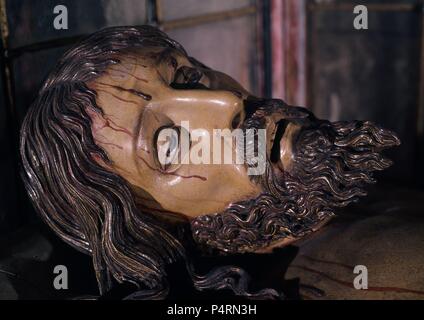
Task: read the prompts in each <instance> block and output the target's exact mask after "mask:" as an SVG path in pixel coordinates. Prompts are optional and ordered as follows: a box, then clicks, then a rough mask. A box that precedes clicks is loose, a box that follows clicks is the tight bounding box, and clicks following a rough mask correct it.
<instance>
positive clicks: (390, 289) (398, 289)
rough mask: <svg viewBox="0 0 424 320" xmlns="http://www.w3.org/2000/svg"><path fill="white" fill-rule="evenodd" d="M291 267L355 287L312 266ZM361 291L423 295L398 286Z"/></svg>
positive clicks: (369, 288)
mask: <svg viewBox="0 0 424 320" xmlns="http://www.w3.org/2000/svg"><path fill="white" fill-rule="evenodd" d="M291 267H293V268H298V269H303V270H305V271H308V272H311V273H315V274H318V275H320V276H322V277H324V278H326V279H328V280H330V281H333V282H336V283H338V284H340V285H342V286H345V287H348V288H351V289H355V287H354V286H353V283H352V282H349V281H344V280H340V279H337V278H334V277H332V276H330V275H328V274H326V273H324V272H322V271H318V270H315V269H312V268H309V267H304V266H300V265H291ZM352 270H353V269H352ZM363 291H376V292H397V293H413V294H418V295H424V291H419V290H410V289H405V288H398V287H368V289H367V290H363Z"/></svg>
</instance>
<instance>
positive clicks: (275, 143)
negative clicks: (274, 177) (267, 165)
mask: <svg viewBox="0 0 424 320" xmlns="http://www.w3.org/2000/svg"><path fill="white" fill-rule="evenodd" d="M288 126H289V121H287V120H280V121H278V122H277V123H275V128H274V132H273V133H272V136H273V137H272V139H271V144H272V146H271V151H270V157H269V158H270V161H271V163H273V164H277V163H278V162H279V161H280V160H281V143H280V142H281V140H282V139H283V137H284V133H285V132H286V130H287V127H288Z"/></svg>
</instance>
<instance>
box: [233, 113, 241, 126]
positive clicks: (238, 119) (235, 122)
mask: <svg viewBox="0 0 424 320" xmlns="http://www.w3.org/2000/svg"><path fill="white" fill-rule="evenodd" d="M240 122H241V112H239V113H237V114H236V115H235V116H234V118H233V121H231V127H232V128H233V129H236V128H238V127H239V125H240Z"/></svg>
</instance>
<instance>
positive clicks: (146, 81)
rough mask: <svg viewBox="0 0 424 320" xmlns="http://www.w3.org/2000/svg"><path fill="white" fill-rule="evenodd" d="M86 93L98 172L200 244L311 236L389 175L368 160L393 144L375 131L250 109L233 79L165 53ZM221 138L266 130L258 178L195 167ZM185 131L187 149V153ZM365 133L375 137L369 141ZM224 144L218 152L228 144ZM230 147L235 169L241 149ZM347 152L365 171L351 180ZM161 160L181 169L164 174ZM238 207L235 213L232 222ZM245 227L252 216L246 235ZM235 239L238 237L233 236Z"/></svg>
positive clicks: (114, 72) (248, 246)
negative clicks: (167, 134)
mask: <svg viewBox="0 0 424 320" xmlns="http://www.w3.org/2000/svg"><path fill="white" fill-rule="evenodd" d="M88 86H89V87H90V88H91V89H93V90H95V91H96V92H97V105H98V106H100V108H101V109H102V111H103V114H100V113H97V112H93V111H90V110H88V111H89V115H90V117H91V119H92V134H93V137H94V140H95V142H96V143H97V144H98V145H99V146H100V147H101V148H102V149H103V150H105V151H106V153H107V155H108V158H109V159H110V160H111V162H110V163H108V164H106V163H104V162H102V161H101V160H99V159H97V161H98V162H99V164H101V165H103V166H104V167H105V168H107V169H108V170H111V171H113V172H115V173H116V174H119V175H120V176H122V177H123V178H124V179H125V180H126V181H127V182H128V183H129V184H130V185H131V188H132V190H133V193H134V194H135V195H136V201H137V203H138V205H139V207H141V208H142V209H144V210H149V211H153V212H159V213H162V214H163V215H164V216H168V217H169V216H170V215H175V214H177V215H182V216H185V217H189V218H194V219H193V220H192V228H193V232H194V237H195V239H196V240H198V241H199V242H205V243H208V244H211V245H212V246H215V247H218V248H220V249H222V250H228V251H234V250H236V251H251V250H262V249H263V248H264V247H268V246H271V245H275V244H276V243H278V244H284V243H288V242H290V241H291V240H293V239H295V238H298V237H301V236H302V235H303V234H305V233H307V232H310V231H313V230H316V229H317V228H318V227H319V226H321V225H322V224H323V223H325V222H326V221H327V220H328V219H329V218H330V217H331V216H332V214H333V212H332V210H331V207H335V206H343V205H346V204H347V203H348V202H351V201H352V200H354V199H355V198H356V197H357V196H360V195H363V194H364V192H363V190H362V189H360V187H361V186H362V185H363V184H364V183H366V182H371V181H372V178H371V177H370V176H368V173H370V172H371V171H373V170H379V169H383V168H385V167H387V166H388V165H389V162H388V161H387V160H385V159H383V158H379V161H378V163H374V164H373V163H371V164H370V163H369V161H371V160H372V159H371V158H372V157H376V156H378V157H380V156H379V155H378V151H379V150H380V149H382V148H383V147H387V146H390V145H393V144H397V143H398V141H397V140H396V139H395V138H393V137H392V136H391V135H390V133H389V132H384V131H381V132H379V131H378V130H379V129H378V128H374V127H373V125H372V124H370V123H365V124H364V123H356V122H355V123H350V124H347V123H344V124H342V123H339V124H338V125H334V124H330V123H329V122H328V121H322V120H317V119H316V118H315V117H314V116H313V115H312V114H311V113H310V112H308V111H307V110H306V109H303V108H297V107H290V106H287V105H285V104H284V102H282V101H280V100H261V99H257V98H254V97H252V96H251V95H250V94H249V93H248V92H247V91H246V90H245V89H243V88H242V86H241V85H240V84H238V83H237V82H236V81H235V80H233V79H232V78H231V77H229V76H227V75H225V74H223V73H220V72H217V71H214V70H211V69H208V68H206V67H203V66H202V65H201V64H200V63H197V62H195V61H194V60H192V59H189V58H188V57H187V56H186V55H185V54H183V53H181V52H180V51H178V50H175V49H170V48H161V47H145V48H142V49H138V50H133V51H128V52H125V53H121V55H120V56H119V63H117V64H114V65H112V66H109V67H108V69H107V70H106V72H104V73H103V75H101V76H100V77H98V78H96V79H95V80H94V81H92V82H90V83H89V84H88ZM183 123H186V124H188V127H183V126H182V125H181V124H183ZM165 129H168V130H169V129H171V130H173V131H174V132H175V133H176V135H175V136H174V137H172V138H171V141H169V140H163V141H161V140H160V139H159V137H160V136H161V132H163V130H165ZM217 129H220V130H225V129H227V130H234V129H242V130H246V129H259V130H260V129H264V130H265V133H266V135H265V137H266V138H265V141H264V143H266V147H265V150H266V159H265V162H266V170H265V171H264V172H263V174H261V175H258V176H249V175H248V171H247V169H248V167H249V164H248V163H242V164H237V163H236V162H235V161H233V162H232V163H222V162H221V163H219V164H216V163H207V162H206V163H205V162H203V163H202V162H200V163H198V162H195V163H193V161H190V160H191V159H192V152H194V150H196V148H197V147H198V144H200V143H201V141H202V139H210V137H213V136H214V135H216V133H215V131H214V130H217ZM338 129H339V130H338ZM183 131H185V132H186V133H187V136H188V137H190V138H191V140H190V142H189V145H188V148H187V149H186V150H185V151H183V150H182V145H183V142H182V141H180V139H181V137H182V136H184V135H182V134H181V133H182V132H183ZM368 131H370V132H371V135H370V136H368V135H364V134H365V133H367V132H368ZM373 131H374V135H373ZM194 132H196V135H197V137H198V139H197V141H196V139H194V141H193V139H192V136H194ZM379 134H381V136H379ZM172 139H174V140H175V141H172ZM220 139H221V140H222V141H221V146H224V145H225V144H226V143H228V141H225V140H224V138H223V137H221V138H220ZM355 139H357V140H359V142H360V143H358V141H356V140H355ZM379 139H380V140H382V141H379ZM338 140H345V142H344V143H345V145H344V146H340V145H339V142H338ZM374 140H375V141H374ZM364 142H368V143H369V145H366V144H364ZM258 143H259V142H258ZM196 145H197V146H196ZM231 148H232V149H231V152H232V153H233V159H234V160H235V159H236V156H235V154H236V145H234V146H233V145H231ZM199 150H200V149H199V148H197V151H196V152H197V153H199ZM347 150H350V153H349V156H354V157H355V156H356V157H357V158H356V161H357V162H358V163H359V164H361V165H364V162H367V165H369V166H368V167H362V168H360V169H361V170H362V171H361V170H358V169H359V168H358V164H354V163H349V161H346V159H345V156H346V155H348V151H347ZM219 151H221V150H219ZM364 151H367V152H365V153H364ZM202 152H205V151H204V150H202V151H200V153H202ZM216 152H217V150H216V149H214V148H213V147H211V148H210V149H209V150H208V153H209V154H208V155H205V154H203V155H201V158H202V159H204V158H203V156H206V158H207V159H213V158H214V153H216ZM161 154H166V155H168V156H169V155H170V154H171V155H174V156H173V157H176V158H178V160H177V161H174V162H172V163H163V161H161V160H160V159H161ZM370 155H371V156H370ZM349 156H348V157H349ZM361 156H364V157H361ZM370 157H371V158H370ZM183 159H185V160H186V161H184V160H183ZM355 166H356V167H355ZM290 183H291V186H292V187H291V189H290ZM252 199H255V202H254V203H249V204H247V202H249V201H251V200H252ZM246 201H247V202H246ZM261 201H262V202H265V203H266V204H265V205H262V206H263V209H262V213H258V212H256V213H255V212H254V209H255V207H259V208H260V207H261V206H260V203H261ZM273 202H277V205H276V204H275V203H273ZM237 205H239V206H240V207H241V208H242V210H241V212H238V214H237V215H234V213H231V211H234V209H232V208H234V207H237ZM256 210H258V209H256ZM226 211H229V212H230V213H228V212H226ZM258 215H259V216H258ZM241 216H246V217H249V216H250V218H249V219H247V220H246V221H244V225H243V224H240V222H239V221H240V217H241ZM253 217H255V219H253ZM241 220H242V221H243V219H241ZM249 220H255V221H256V222H255V223H254V224H252V223H251V221H250V222H249ZM258 221H259V222H258ZM226 224H228V225H226ZM231 226H232V227H233V229H231ZM263 228H265V229H263ZM266 228H267V229H266ZM236 229H238V231H237V233H238V234H239V236H238V237H234V235H233V234H232V232H233V231H234V230H236ZM296 229H298V232H296ZM244 233H245V234H244ZM249 238H251V240H250V241H247V240H246V239H249Z"/></svg>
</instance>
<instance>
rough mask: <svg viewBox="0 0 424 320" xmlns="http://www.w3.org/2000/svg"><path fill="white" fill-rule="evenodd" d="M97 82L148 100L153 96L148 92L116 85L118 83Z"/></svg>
mask: <svg viewBox="0 0 424 320" xmlns="http://www.w3.org/2000/svg"><path fill="white" fill-rule="evenodd" d="M97 84H100V85H103V86H107V87H110V88H113V89H115V90H118V91H120V92H128V93H131V94H133V95H135V96H137V97H140V98H142V99H144V100H146V101H150V100H152V96H151V95H149V94H146V93H143V92H141V91H139V90H135V89H128V88H123V87H120V86H116V85H113V84H108V83H103V82H97Z"/></svg>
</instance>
